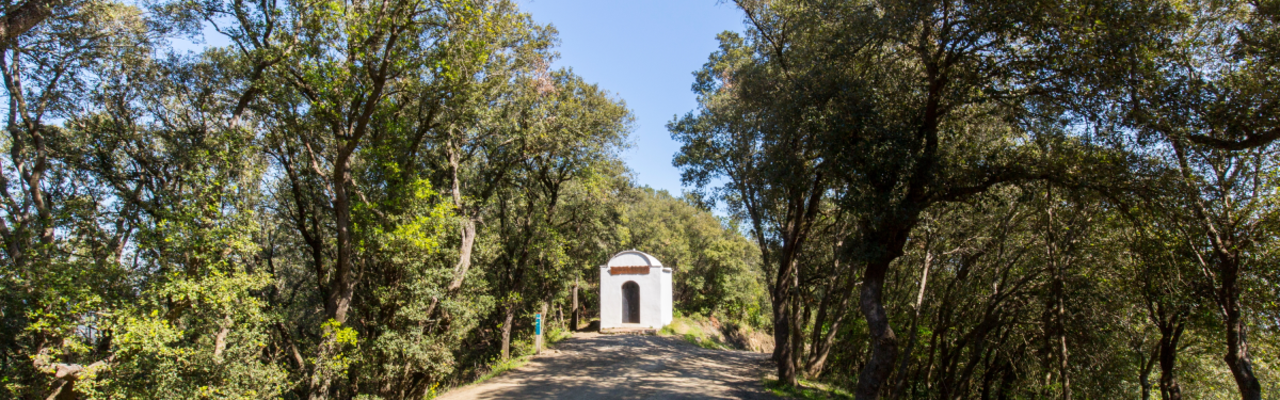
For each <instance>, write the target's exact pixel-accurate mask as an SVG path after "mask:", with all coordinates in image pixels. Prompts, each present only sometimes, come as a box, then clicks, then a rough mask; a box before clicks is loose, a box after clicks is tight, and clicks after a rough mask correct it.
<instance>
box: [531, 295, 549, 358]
mask: <svg viewBox="0 0 1280 400" xmlns="http://www.w3.org/2000/svg"><path fill="white" fill-rule="evenodd" d="M544 319H548V318H547V303H546V302H543V303H542V314H538V321H537V324H538V326H537V328H536V331H535V332H534V338H533V341H534V344H533V346H534V347H533V354H542V331H543V330H545V329H546V328H545V327H544V326H543V325H546V321H544Z"/></svg>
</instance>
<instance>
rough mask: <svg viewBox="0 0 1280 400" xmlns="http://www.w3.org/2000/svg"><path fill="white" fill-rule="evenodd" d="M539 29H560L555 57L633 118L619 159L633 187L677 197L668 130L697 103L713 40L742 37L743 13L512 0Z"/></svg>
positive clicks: (582, 0)
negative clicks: (698, 80) (697, 80)
mask: <svg viewBox="0 0 1280 400" xmlns="http://www.w3.org/2000/svg"><path fill="white" fill-rule="evenodd" d="M518 2H519V4H520V8H521V9H522V10H523V11H525V12H528V13H529V14H530V15H532V16H533V19H534V21H537V22H538V23H541V24H552V25H555V27H556V29H557V30H559V31H560V47H559V52H560V56H561V58H560V59H559V60H557V61H556V63H555V64H554V65H555V66H556V67H571V68H573V71H574V73H577V74H578V75H579V76H582V77H583V78H584V79H586V80H587V81H588V82H593V83H596V84H599V85H600V87H601V88H602V89H605V90H608V91H609V92H611V93H613V94H614V95H615V96H616V97H618V98H621V99H623V100H625V101H626V102H627V107H628V108H630V109H631V111H632V112H633V113H635V117H636V121H635V131H634V132H633V133H632V136H631V141H632V144H633V145H632V147H631V148H630V149H628V150H626V151H625V152H624V153H623V155H622V156H623V159H625V160H626V162H627V165H628V166H629V167H631V170H632V171H634V173H635V177H636V181H637V183H639V184H641V185H648V186H651V187H653V188H655V189H665V190H667V191H670V192H671V193H672V194H673V195H677V196H678V195H679V194H680V193H681V186H680V170H678V169H676V168H675V167H674V166H672V165H671V157H672V156H674V155H675V153H676V152H677V151H679V150H680V144H679V143H676V142H675V141H674V140H671V134H670V133H668V132H667V128H666V124H667V122H668V121H671V119H672V117H674V116H675V115H684V114H685V113H687V112H689V111H691V110H693V109H694V107H695V106H696V105H697V101H696V98H695V96H694V94H693V92H691V91H690V90H689V87H690V85H691V84H693V72H694V71H696V70H698V69H699V68H701V67H702V64H703V63H705V62H706V61H707V56H709V55H710V54H711V52H712V51H714V50H715V49H716V46H717V42H716V38H715V37H716V34H718V33H720V32H723V31H726V30H732V31H738V32H741V31H742V18H743V15H742V13H741V12H740V11H738V9H737V8H735V7H734V6H733V4H732V2H728V3H723V2H721V1H717V0H518Z"/></svg>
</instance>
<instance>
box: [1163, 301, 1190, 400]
mask: <svg viewBox="0 0 1280 400" xmlns="http://www.w3.org/2000/svg"><path fill="white" fill-rule="evenodd" d="M1184 326H1185V323H1184V322H1183V320H1182V318H1181V317H1180V316H1174V317H1173V320H1172V321H1168V323H1162V324H1160V327H1159V328H1160V395H1161V397H1162V398H1163V399H1164V400H1182V388H1181V387H1179V386H1178V381H1177V379H1175V376H1174V368H1175V367H1176V366H1177V363H1178V341H1179V340H1180V339H1181V338H1182V329H1183V327H1184Z"/></svg>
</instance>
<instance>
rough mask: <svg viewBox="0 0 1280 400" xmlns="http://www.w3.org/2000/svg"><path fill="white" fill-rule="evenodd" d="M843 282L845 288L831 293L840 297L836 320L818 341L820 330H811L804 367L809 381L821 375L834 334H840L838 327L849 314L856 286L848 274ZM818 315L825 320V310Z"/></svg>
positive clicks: (821, 319)
mask: <svg viewBox="0 0 1280 400" xmlns="http://www.w3.org/2000/svg"><path fill="white" fill-rule="evenodd" d="M845 280H846V282H845V286H844V287H842V288H840V291H839V293H838V294H835V293H833V295H837V296H840V304H839V306H837V308H836V309H837V310H838V311H836V312H835V314H836V318H835V320H834V321H832V322H831V326H830V327H829V328H827V332H826V335H825V336H823V338H822V339H821V340H819V339H818V335H819V333H820V332H821V329H819V327H818V326H817V325H815V326H814V328H813V337H814V339H813V347H814V348H813V350H812V351H810V352H809V361H808V364H807V366H806V370H807V371H806V375H807V376H809V378H810V379H817V378H818V377H819V376H821V375H822V371H823V369H824V368H825V366H826V363H827V356H829V355H830V354H831V347H832V344H834V343H835V339H836V334H838V333H839V332H840V325H841V324H842V323H843V322H844V320H845V318H848V315H849V312H848V311H847V310H848V309H849V299H851V298H852V297H853V288H854V286H856V284H855V283H854V282H852V281H853V275H852V274H849V275H848V277H847V278H845ZM818 314H819V316H818V320H819V321H823V320H825V319H826V317H825V315H826V314H827V312H825V310H824V311H820V312H819V313H818Z"/></svg>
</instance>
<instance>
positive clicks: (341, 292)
mask: <svg viewBox="0 0 1280 400" xmlns="http://www.w3.org/2000/svg"><path fill="white" fill-rule="evenodd" d="M349 160H350V153H347V154H344V155H340V156H339V157H338V161H337V162H335V163H334V166H333V177H332V185H333V213H334V225H335V228H336V229H337V231H338V246H337V247H338V259H337V260H336V262H335V263H334V266H333V269H334V270H333V274H332V275H331V276H330V278H329V279H330V280H329V298H328V299H327V300H328V301H326V302H325V313H326V314H327V315H328V317H329V318H330V319H333V320H334V321H337V322H338V323H340V324H345V323H346V322H347V311H348V310H349V309H350V308H351V297H352V294H353V291H354V289H355V284H354V282H352V275H353V274H352V268H351V264H352V262H351V256H352V254H351V250H352V242H351V195H350V193H348V192H347V183H348V182H350V180H351V174H350V172H349V171H348V169H349V165H348V164H349Z"/></svg>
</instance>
